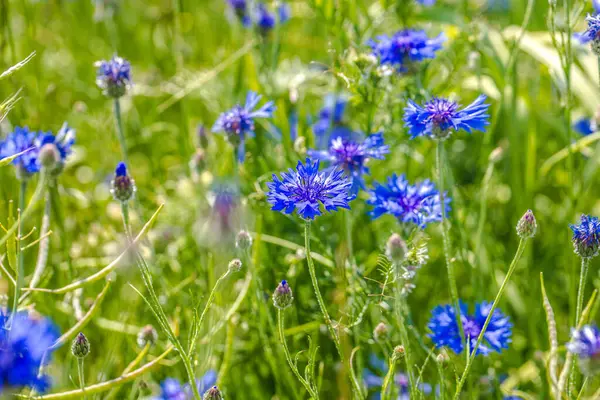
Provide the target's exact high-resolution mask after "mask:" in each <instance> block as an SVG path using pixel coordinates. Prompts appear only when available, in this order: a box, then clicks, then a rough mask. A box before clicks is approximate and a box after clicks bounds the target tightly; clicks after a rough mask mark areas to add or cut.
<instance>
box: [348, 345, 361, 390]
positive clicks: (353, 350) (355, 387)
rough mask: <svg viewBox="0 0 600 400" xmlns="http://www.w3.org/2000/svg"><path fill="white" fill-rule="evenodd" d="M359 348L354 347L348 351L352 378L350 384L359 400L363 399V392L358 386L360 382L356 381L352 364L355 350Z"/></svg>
mask: <svg viewBox="0 0 600 400" xmlns="http://www.w3.org/2000/svg"><path fill="white" fill-rule="evenodd" d="M359 349H360V347H355V348H354V349H352V353H350V360H349V361H350V378H351V379H352V386H354V393H355V394H356V396H357V398H358V399H359V400H364V399H365V394H364V393H363V388H362V387H361V386H360V383H359V381H358V378H357V377H356V374H355V373H354V365H353V361H352V360H353V359H354V354H356V352H357V351H358V350H359Z"/></svg>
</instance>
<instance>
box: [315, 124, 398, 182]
mask: <svg viewBox="0 0 600 400" xmlns="http://www.w3.org/2000/svg"><path fill="white" fill-rule="evenodd" d="M354 136H356V135H354ZM389 152H390V148H389V146H387V145H385V144H384V140H383V133H381V132H378V133H374V134H372V135H369V136H367V137H366V138H364V139H362V140H353V139H352V138H347V137H337V138H335V139H333V140H332V141H331V143H330V146H329V149H327V150H309V151H308V155H309V156H310V157H311V158H315V159H318V160H322V161H326V162H329V163H330V165H331V166H334V167H340V168H341V169H343V170H344V171H345V172H346V173H347V174H348V175H350V176H351V177H352V190H351V191H352V193H357V192H358V190H359V189H364V188H365V182H364V179H363V175H364V174H368V173H369V168H368V167H367V165H366V164H367V162H368V161H369V159H372V158H375V159H378V160H383V159H384V158H385V155H386V154H388V153H389Z"/></svg>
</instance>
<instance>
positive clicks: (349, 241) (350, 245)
mask: <svg viewBox="0 0 600 400" xmlns="http://www.w3.org/2000/svg"><path fill="white" fill-rule="evenodd" d="M345 214H346V245H347V246H348V258H349V260H350V263H351V264H352V265H354V243H353V240H352V214H351V213H349V212H347V213H345Z"/></svg>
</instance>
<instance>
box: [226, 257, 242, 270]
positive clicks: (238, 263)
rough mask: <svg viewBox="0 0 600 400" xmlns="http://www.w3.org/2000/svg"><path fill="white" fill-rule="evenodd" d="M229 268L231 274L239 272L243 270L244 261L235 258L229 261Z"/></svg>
mask: <svg viewBox="0 0 600 400" xmlns="http://www.w3.org/2000/svg"><path fill="white" fill-rule="evenodd" d="M227 268H229V272H238V271H239V270H241V269H242V260H240V259H239V258H234V259H233V260H231V261H229V265H228V266H227Z"/></svg>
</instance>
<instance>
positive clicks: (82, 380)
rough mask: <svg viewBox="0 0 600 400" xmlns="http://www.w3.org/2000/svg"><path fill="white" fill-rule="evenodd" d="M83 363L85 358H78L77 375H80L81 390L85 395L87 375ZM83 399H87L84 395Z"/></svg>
mask: <svg viewBox="0 0 600 400" xmlns="http://www.w3.org/2000/svg"><path fill="white" fill-rule="evenodd" d="M83 362H84V358H83V357H77V373H78V375H79V388H81V391H83V392H84V393H85V374H84V370H83V366H84V364H83ZM83 398H84V399H85V394H84V395H83Z"/></svg>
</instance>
